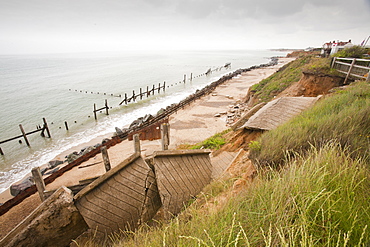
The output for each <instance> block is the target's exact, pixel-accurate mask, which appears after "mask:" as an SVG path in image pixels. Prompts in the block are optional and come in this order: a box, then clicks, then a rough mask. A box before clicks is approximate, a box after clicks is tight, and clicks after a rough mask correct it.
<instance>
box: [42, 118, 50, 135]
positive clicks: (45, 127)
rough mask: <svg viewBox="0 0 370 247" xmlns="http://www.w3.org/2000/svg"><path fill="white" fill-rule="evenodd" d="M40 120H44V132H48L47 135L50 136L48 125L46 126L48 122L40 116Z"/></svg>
mask: <svg viewBox="0 0 370 247" xmlns="http://www.w3.org/2000/svg"><path fill="white" fill-rule="evenodd" d="M42 121H43V122H44V129H45V130H46V133H47V134H48V137H49V138H51V135H50V131H49V127H48V124H47V122H46V119H45V118H42Z"/></svg>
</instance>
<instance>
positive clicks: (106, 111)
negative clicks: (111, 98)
mask: <svg viewBox="0 0 370 247" xmlns="http://www.w3.org/2000/svg"><path fill="white" fill-rule="evenodd" d="M108 110H109V107H108V100H107V99H105V113H106V114H107V115H109V112H108Z"/></svg>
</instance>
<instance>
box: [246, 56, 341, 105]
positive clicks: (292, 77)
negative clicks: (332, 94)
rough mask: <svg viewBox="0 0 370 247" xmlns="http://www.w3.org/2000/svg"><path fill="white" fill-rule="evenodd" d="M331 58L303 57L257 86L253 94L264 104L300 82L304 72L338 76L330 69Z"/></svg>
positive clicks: (254, 87) (252, 90)
mask: <svg viewBox="0 0 370 247" xmlns="http://www.w3.org/2000/svg"><path fill="white" fill-rule="evenodd" d="M330 61H331V60H330V59H329V58H318V57H316V55H302V56H301V57H299V58H297V59H296V60H294V61H292V62H290V63H288V64H286V65H285V66H283V67H282V68H281V69H279V71H278V72H277V73H274V74H273V75H271V76H270V77H268V78H266V79H264V80H262V81H261V82H259V83H258V84H255V85H253V86H252V88H251V92H253V93H254V96H255V97H257V98H258V99H259V100H260V101H262V102H268V101H270V100H272V99H273V98H274V96H276V95H278V94H279V93H281V92H282V91H284V90H285V89H286V88H288V87H289V86H291V85H292V84H293V83H294V82H298V81H299V80H300V78H301V76H302V72H306V73H312V74H325V75H338V74H339V73H338V72H337V71H336V70H333V69H331V68H330Z"/></svg>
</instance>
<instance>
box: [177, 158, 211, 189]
mask: <svg viewBox="0 0 370 247" xmlns="http://www.w3.org/2000/svg"><path fill="white" fill-rule="evenodd" d="M181 158H182V159H181V160H182V161H183V162H184V161H187V162H184V163H183V164H184V165H182V167H184V169H187V170H188V172H185V175H186V178H187V179H188V180H189V182H188V183H189V184H190V185H191V186H192V190H191V192H190V196H196V195H197V194H198V193H199V191H200V190H201V189H202V188H203V187H204V186H205V184H203V182H202V174H201V173H199V172H198V171H197V165H196V164H195V162H194V160H193V158H194V157H193V158H190V157H181Z"/></svg>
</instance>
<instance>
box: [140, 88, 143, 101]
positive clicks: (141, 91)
mask: <svg viewBox="0 0 370 247" xmlns="http://www.w3.org/2000/svg"><path fill="white" fill-rule="evenodd" d="M142 98H143V90H142V89H141V88H140V100H141V99H142Z"/></svg>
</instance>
